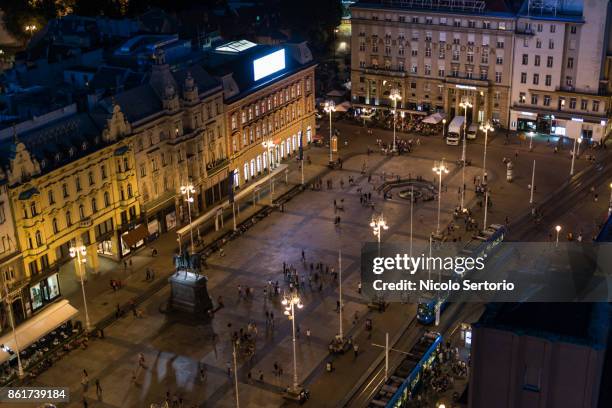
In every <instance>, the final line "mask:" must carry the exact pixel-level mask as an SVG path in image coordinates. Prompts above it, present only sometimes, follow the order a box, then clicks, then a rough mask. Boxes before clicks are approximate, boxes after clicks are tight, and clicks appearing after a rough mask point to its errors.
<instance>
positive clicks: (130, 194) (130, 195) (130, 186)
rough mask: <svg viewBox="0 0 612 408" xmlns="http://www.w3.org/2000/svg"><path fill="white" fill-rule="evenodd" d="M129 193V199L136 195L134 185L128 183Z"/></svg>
mask: <svg viewBox="0 0 612 408" xmlns="http://www.w3.org/2000/svg"><path fill="white" fill-rule="evenodd" d="M127 193H128V198H132V196H133V195H134V193H133V192H132V185H131V184H130V183H128V185H127Z"/></svg>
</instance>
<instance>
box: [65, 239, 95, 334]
mask: <svg viewBox="0 0 612 408" xmlns="http://www.w3.org/2000/svg"><path fill="white" fill-rule="evenodd" d="M69 251H70V257H71V258H76V259H75V260H76V268H77V273H78V274H79V277H80V280H81V291H82V292H83V307H84V308H85V327H86V329H87V331H91V322H90V320H89V310H88V309H87V296H86V295H85V281H84V280H83V275H85V273H84V271H83V265H84V264H85V262H86V261H87V259H86V258H85V257H86V256H87V248H86V247H85V245H79V246H71V247H70V249H69Z"/></svg>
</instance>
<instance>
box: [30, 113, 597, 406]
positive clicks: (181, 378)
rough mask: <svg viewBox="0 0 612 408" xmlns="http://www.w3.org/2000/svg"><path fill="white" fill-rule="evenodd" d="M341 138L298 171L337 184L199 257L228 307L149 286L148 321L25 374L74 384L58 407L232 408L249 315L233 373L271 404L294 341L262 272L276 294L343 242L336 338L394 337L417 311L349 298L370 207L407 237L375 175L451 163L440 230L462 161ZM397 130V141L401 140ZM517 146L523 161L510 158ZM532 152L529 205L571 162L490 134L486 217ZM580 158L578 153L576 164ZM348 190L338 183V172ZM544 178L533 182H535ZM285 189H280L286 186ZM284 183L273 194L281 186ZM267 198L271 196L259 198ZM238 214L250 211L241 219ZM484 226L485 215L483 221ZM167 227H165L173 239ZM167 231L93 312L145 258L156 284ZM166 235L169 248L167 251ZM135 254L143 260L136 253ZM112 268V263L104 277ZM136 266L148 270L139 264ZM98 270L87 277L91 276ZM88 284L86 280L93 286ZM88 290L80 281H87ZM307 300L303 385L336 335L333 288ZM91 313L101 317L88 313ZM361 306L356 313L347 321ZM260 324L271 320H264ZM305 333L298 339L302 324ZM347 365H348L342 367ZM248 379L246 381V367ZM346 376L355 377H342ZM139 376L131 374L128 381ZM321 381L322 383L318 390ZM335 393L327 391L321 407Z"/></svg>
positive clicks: (133, 285)
mask: <svg viewBox="0 0 612 408" xmlns="http://www.w3.org/2000/svg"><path fill="white" fill-rule="evenodd" d="M340 128H341V134H342V137H345V138H348V139H349V141H350V142H349V146H350V147H349V148H348V149H347V150H348V152H346V153H350V154H347V155H346V156H347V157H349V158H348V159H346V161H345V163H344V165H343V169H342V170H333V171H331V172H327V171H326V170H325V167H324V165H325V161H326V157H327V152H326V150H325V149H317V148H315V149H311V150H309V151H308V152H307V154H308V155H310V156H312V160H313V164H312V165H311V166H307V179H310V178H311V177H313V176H315V175H316V174H319V173H323V179H324V180H327V179H330V178H331V179H332V180H333V183H334V187H333V189H331V190H328V189H327V188H326V183H325V181H324V183H323V190H321V191H311V190H310V189H306V190H305V191H304V192H302V193H300V194H299V195H298V196H296V197H294V198H293V199H292V200H291V201H289V202H288V203H287V204H286V205H285V208H284V211H283V212H280V211H276V212H273V213H272V215H270V216H269V217H267V218H265V219H263V220H262V221H260V222H258V223H257V224H256V225H255V226H254V227H252V228H251V229H250V230H249V231H248V232H246V233H245V234H243V235H242V236H241V237H240V238H239V239H236V240H234V241H231V242H230V243H228V244H227V245H226V246H225V247H224V256H220V255H219V254H218V253H216V254H214V255H213V256H212V257H210V258H209V259H208V265H209V268H208V269H206V270H205V271H204V274H205V275H206V276H207V277H208V279H209V281H208V288H209V292H210V293H211V297H212V298H213V300H216V299H217V298H218V297H219V296H222V297H223V302H224V304H225V307H223V308H221V309H220V310H218V311H217V312H216V313H215V315H214V317H213V318H212V319H209V318H208V317H207V316H192V315H187V314H177V313H169V312H166V311H165V309H166V307H165V306H166V302H167V299H168V297H169V287H168V286H165V287H163V288H162V289H161V290H159V291H157V292H155V293H152V295H151V297H150V298H149V299H148V300H147V301H145V302H144V303H143V304H142V306H141V307H142V308H143V309H144V317H142V318H134V317H132V315H131V314H130V315H128V316H125V317H123V318H121V319H119V320H118V321H117V322H115V323H114V324H112V325H111V326H110V327H108V328H107V329H106V330H105V338H104V339H96V340H92V341H90V344H89V347H88V348H87V349H86V350H76V351H73V352H71V353H70V354H68V355H67V356H65V357H64V358H62V359H60V360H59V361H57V362H56V363H55V365H54V366H53V367H52V368H50V369H49V370H47V371H46V372H44V373H42V374H41V375H39V376H38V377H37V378H36V379H35V380H34V381H33V383H34V384H36V385H57V384H59V383H61V384H65V385H66V386H69V387H70V389H71V393H72V397H71V400H72V402H71V403H70V404H68V405H67V406H70V407H78V406H82V405H83V403H82V399H83V398H86V399H87V401H88V402H89V406H95V407H97V406H99V407H144V406H149V404H151V403H158V404H159V403H162V402H163V401H164V400H165V398H166V393H167V392H169V393H170V395H171V396H174V395H177V396H180V397H181V398H182V399H183V400H184V404H183V406H185V407H191V406H199V407H200V406H202V407H204V406H222V407H223V406H235V396H234V383H233V379H232V378H231V377H230V376H228V373H227V369H228V365H229V366H231V361H232V348H231V340H230V339H231V335H232V333H233V332H235V331H238V330H239V329H240V328H246V326H247V324H249V323H255V324H256V325H257V328H258V335H257V341H256V352H255V354H254V355H253V356H252V357H250V358H248V357H246V356H239V359H238V365H239V373H238V378H239V380H240V384H239V389H240V400H241V406H253V407H256V406H258V407H268V406H269V407H274V406H280V405H282V404H283V399H282V396H281V392H282V390H283V389H284V388H285V387H287V386H289V385H291V383H292V372H293V371H292V344H291V324H290V323H291V322H290V321H289V320H288V319H286V317H285V316H283V314H282V310H283V309H282V307H281V305H280V298H278V297H276V298H272V299H264V296H263V288H264V286H265V285H266V283H267V282H268V281H272V282H275V281H279V283H280V286H281V293H282V291H283V289H287V285H286V283H285V281H284V279H283V274H282V265H283V262H287V263H288V264H293V265H294V266H295V267H296V268H297V271H298V273H299V274H300V276H304V278H305V280H306V282H307V281H308V270H309V263H310V262H315V263H316V262H322V263H323V264H327V265H330V267H334V268H336V269H337V268H338V250H339V249H340V248H341V249H342V266H343V276H342V278H343V296H344V313H343V316H344V328H345V335H350V336H353V337H354V338H356V339H357V338H358V337H359V335H360V334H362V332H363V323H364V319H365V317H366V316H367V317H370V318H372V319H373V321H374V333H373V336H372V341H378V342H379V343H380V342H381V341H382V338H383V336H384V332H385V331H389V332H390V335H391V337H393V336H395V335H397V334H398V333H400V332H401V330H402V328H403V326H404V325H405V323H406V322H407V321H409V320H411V319H412V317H414V305H400V304H393V305H392V306H391V308H390V309H389V310H388V311H387V312H385V313H374V312H369V311H368V308H367V302H368V299H364V298H363V297H362V296H361V295H359V293H357V285H358V282H359V272H360V266H359V262H360V258H359V257H360V249H361V245H362V244H363V243H364V242H367V241H374V239H375V238H374V236H373V235H372V229H371V227H370V226H369V223H370V220H371V217H372V215H373V214H378V213H381V212H382V213H383V214H384V217H385V219H386V220H387V223H388V224H389V225H390V229H389V230H387V231H385V232H384V233H383V240H385V241H387V240H388V241H395V242H397V241H404V242H407V241H408V240H409V238H410V234H409V231H410V216H409V214H410V203H409V201H404V200H401V199H399V198H397V197H396V195H394V197H393V198H392V199H390V200H384V199H383V197H382V196H380V195H379V194H378V192H377V191H376V190H375V189H374V188H375V187H376V186H377V185H379V184H380V183H381V182H382V175H383V173H384V174H385V175H388V176H391V175H393V176H396V175H399V176H400V177H402V178H407V177H408V175H411V176H412V177H415V176H422V177H423V178H424V179H426V180H429V181H432V182H433V181H434V174H433V172H432V166H433V164H434V161H435V160H439V159H440V158H441V157H446V158H447V159H448V166H449V173H448V175H446V176H445V177H444V179H443V184H444V185H445V188H443V190H444V191H445V192H444V193H443V196H442V208H441V225H442V226H443V228H444V226H446V225H447V224H448V223H449V222H450V221H451V219H452V211H453V209H454V208H455V207H456V206H457V204H458V194H457V190H458V188H459V187H460V186H461V179H462V175H461V169H460V168H459V167H457V166H456V165H455V162H454V161H455V160H456V159H457V158H458V155H459V154H460V153H459V150H458V149H457V148H456V147H449V146H446V145H444V144H443V143H442V141H441V140H439V139H434V138H429V139H426V138H421V146H419V147H417V148H415V151H414V152H413V153H412V154H411V155H406V156H399V157H398V156H393V157H392V156H383V155H381V154H379V153H373V154H370V155H367V154H365V153H363V152H364V151H365V148H366V146H367V145H369V146H370V147H371V148H373V147H374V145H373V143H372V140H371V139H370V140H368V141H367V142H364V138H365V135H364V134H362V132H359V131H358V130H357V128H356V127H354V126H347V125H342V126H340ZM376 137H377V138H383V139H386V140H389V132H384V131H378V134H377V135H376ZM404 137H405V136H404ZM482 147H483V145H482V144H479V143H478V142H477V143H472V144H470V146H469V153H468V157H470V158H471V159H472V163H473V165H472V166H469V167H467V168H466V174H465V180H466V185H467V192H466V197H465V201H466V203H467V204H466V205H467V206H468V207H476V203H477V200H478V198H477V197H476V196H475V194H474V189H473V183H472V180H473V178H474V177H476V176H479V175H481V174H482V169H481V168H480V167H479V164H480V163H481V162H482V158H480V159H479V158H478V157H479V156H480V157H481V155H482ZM517 151H518V157H516V156H515V155H516V153H517ZM503 157H512V158H513V159H514V160H516V162H517V164H516V166H515V181H514V182H513V183H508V182H506V180H505V165H504V164H503V163H502V158H503ZM534 158H535V159H536V160H537V161H538V163H539V164H538V166H539V167H537V178H536V185H537V187H538V188H537V192H536V200H539V199H540V198H541V197H545V196H546V194H550V192H552V191H554V190H555V189H556V188H557V187H558V186H559V185H561V184H562V183H563V182H564V181H566V180H567V178H568V175H567V171H568V160H567V157H565V155H564V154H563V153H561V154H553V153H552V152H551V151H548V148H547V147H546V146H543V145H540V146H537V147H536V149H535V151H534V152H528V151H527V149H526V146H518V145H517V146H511V147H509V146H506V145H504V144H502V140H501V138H497V140H496V139H495V138H492V143H491V144H490V145H489V151H488V157H487V167H488V174H489V184H490V187H491V191H492V193H491V198H492V200H493V201H494V205H493V207H492V209H491V212H490V214H489V222H490V223H492V222H498V223H503V222H504V220H505V218H506V217H509V218H513V217H515V216H519V215H521V214H523V213H525V212H526V211H528V210H529V190H528V188H527V185H528V184H529V183H530V180H531V163H532V161H533V159H534ZM364 163H365V164H366V167H367V169H368V172H372V182H371V183H368V180H367V176H366V175H362V174H361V169H362V167H363V165H364ZM290 165H291V168H292V171H291V173H290V176H289V182H290V183H289V184H297V183H298V182H299V178H300V177H299V171H297V169H296V168H295V167H296V165H295V163H291V164H290ZM584 166H586V163H585V162H584V161H580V160H579V161H578V165H577V169H578V170H580V169H581V168H583V167H584ZM349 176H352V177H354V178H355V180H356V185H353V186H349V184H348V177H349ZM341 179H343V181H344V188H341V187H340V180H341ZM538 180H541V181H538ZM287 187H288V186H287ZM358 188H361V189H362V190H363V191H364V192H370V191H371V192H372V196H373V199H374V204H375V205H374V210H372V209H371V208H370V207H365V206H362V205H361V204H360V201H359V193H358V192H357V189H358ZM279 192H280V190H279ZM342 199H344V211H339V212H337V213H336V212H335V211H334V207H333V201H334V200H336V201H337V202H338V203H340V200H342ZM262 203H263V204H265V203H267V200H266V199H265V198H264V199H263V200H262ZM243 215H244V216H246V215H248V213H246V214H243ZM336 215H338V216H340V217H341V222H340V227H336V226H335V225H334V217H335V216H336ZM436 219H437V202H436V201H429V202H425V203H423V202H418V203H417V204H416V205H415V206H414V215H413V224H414V239H415V240H417V241H418V242H419V243H420V244H422V243H423V242H424V240H425V239H427V238H428V237H429V234H430V233H431V232H432V231H433V230H434V229H435V227H436ZM480 223H482V221H480ZM170 235H171V234H170ZM173 240H174V238H172V237H166V236H164V237H162V238H160V241H159V244H154V245H157V246H160V256H159V257H158V258H155V259H154V258H149V259H152V260H148V259H147V257H146V256H142V259H141V261H140V262H141V264H139V265H135V266H134V269H135V270H136V271H135V272H133V275H134V276H133V277H132V278H130V279H126V281H127V283H128V285H127V287H126V289H127V290H126V291H125V292H123V293H122V294H115V293H113V292H112V291H110V288H109V287H108V288H106V289H104V288H103V287H104V285H105V283H104V282H105V281H106V279H107V277H106V278H104V279H101V281H100V282H98V283H96V285H98V286H99V288H98V290H97V292H98V293H96V294H95V296H92V301H91V302H92V303H91V306H90V310H91V309H93V310H94V311H93V313H94V316H95V318H94V319H93V320H94V321H97V320H99V319H101V318H102V317H103V316H105V315H107V314H108V313H112V310H113V308H114V305H115V304H116V303H117V302H120V301H123V300H120V299H117V296H123V297H125V299H128V298H129V297H130V296H135V295H136V294H138V293H142V291H144V290H146V285H148V283H146V284H143V283H142V282H141V280H142V276H140V275H139V274H141V272H139V271H140V270H142V268H144V267H145V266H146V265H150V264H151V263H152V262H153V263H154V265H155V267H156V269H158V271H159V272H160V277H159V278H158V279H165V278H166V276H167V274H168V273H169V272H170V270H171V262H170V254H171V253H172V251H173V250H174V246H172V243H173ZM162 243H163V245H166V246H167V248H166V247H164V250H163V251H162V248H161V246H162ZM302 250H304V251H305V253H306V260H307V268H304V266H303V265H302V263H301V261H300V257H301V251H302ZM138 256H141V255H138ZM113 273H118V272H116V271H115V272H113ZM142 274H143V273H142ZM92 282H93V279H92V280H90V282H88V285H94V284H93V283H92ZM239 285H240V286H241V287H242V288H245V287H252V288H254V296H253V298H252V299H244V298H239V296H238V286H239ZM92 289H93V287H92ZM88 290H89V286H88ZM301 297H302V301H303V303H304V308H303V309H301V310H299V311H298V312H297V319H296V323H297V324H298V325H299V328H300V332H301V335H300V337H299V339H298V341H297V367H298V378H299V380H300V382H303V381H305V382H306V384H309V383H314V382H316V380H317V378H319V377H321V375H335V374H333V373H332V374H323V373H322V369H321V367H322V366H323V365H324V363H325V362H326V361H327V358H328V351H327V345H328V342H329V341H330V339H331V338H332V337H333V336H334V335H335V334H337V333H338V325H339V324H338V313H337V312H336V310H335V309H336V301H337V299H338V287H337V283H336V282H335V281H334V280H333V279H332V278H331V277H329V276H326V277H325V278H324V285H323V290H322V291H319V290H318V288H316V287H314V289H313V290H310V289H309V288H308V285H306V288H305V290H303V291H302V293H301ZM70 299H71V303H73V304H75V306H76V307H78V308H79V309H80V306H81V305H82V302H81V301H80V300H79V297H78V295H76V294H75V295H74V296H72V297H70ZM266 310H269V311H273V312H274V316H275V319H274V320H275V321H274V328H271V327H269V325H266V318H265V311H266ZM96 313H97V314H96ZM355 314H357V317H358V318H357V322H356V323H354V317H355ZM267 326H268V327H267ZM307 329H309V330H310V331H311V333H312V335H311V338H310V339H306V336H305V332H306V330H307ZM361 349H362V350H363V355H362V356H360V359H361V360H360V362H359V365H358V364H357V363H352V364H355V367H361V366H363V365H365V366H367V364H368V362H370V361H373V360H374V359H375V358H376V357H377V356H379V355H380V353H381V351H380V350H378V349H376V348H372V347H370V346H369V345H368V344H361ZM139 353H143V354H144V356H145V361H146V369H139V368H138V355H139ZM275 363H278V364H280V365H281V366H282V368H283V374H282V375H281V376H275V375H274V374H273V366H274V364H275ZM347 364H351V363H347ZM200 365H205V366H206V367H207V376H206V379H205V380H204V381H202V380H201V379H200V378H199V373H198V370H199V367H200ZM83 369H85V370H87V373H88V375H89V382H90V385H89V387H88V389H85V388H84V387H83V386H82V384H81V380H82V373H83ZM249 371H250V372H251V374H252V379H251V380H249V379H248V372H249ZM260 372H261V373H263V375H264V380H263V381H260V380H259V375H260ZM362 374H363V368H359V369H358V370H357V369H356V370H354V372H349V373H348V374H343V375H346V376H347V378H346V380H345V381H343V382H344V383H346V386H347V390H348V388H350V386H351V385H352V384H353V383H354V382H356V381H357V379H358V378H359V377H360V375H362ZM348 376H350V378H348ZM134 377H135V378H134ZM94 379H99V380H100V383H101V386H102V389H103V392H102V396H101V398H99V397H98V396H97V395H96V389H95V386H94V385H93V381H94ZM317 388H318V387H317ZM347 390H342V391H341V390H337V389H336V390H333V389H332V390H329V391H328V394H329V395H330V396H334V395H335V398H337V400H339V399H341V398H342V397H343V395H344V394H343V392H346V391H347ZM334 403H335V401H332V400H329V405H328V406H333V405H334Z"/></svg>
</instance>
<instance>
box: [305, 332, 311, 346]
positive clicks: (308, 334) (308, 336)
mask: <svg viewBox="0 0 612 408" xmlns="http://www.w3.org/2000/svg"><path fill="white" fill-rule="evenodd" d="M306 341H307V342H308V344H310V329H306Z"/></svg>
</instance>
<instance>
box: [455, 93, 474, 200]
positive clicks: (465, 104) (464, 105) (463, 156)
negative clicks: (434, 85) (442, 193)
mask: <svg viewBox="0 0 612 408" xmlns="http://www.w3.org/2000/svg"><path fill="white" fill-rule="evenodd" d="M459 106H460V107H462V108H463V110H464V112H465V116H464V118H465V120H464V121H463V150H462V151H461V165H462V169H461V180H462V184H463V185H462V186H461V211H463V210H464V208H465V207H464V206H463V204H464V201H465V160H466V152H465V149H466V133H467V110H468V108H471V107H472V106H474V105H472V104H471V103H470V101H468V100H467V99H466V100H465V101H463V102H461V103H460V104H459Z"/></svg>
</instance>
